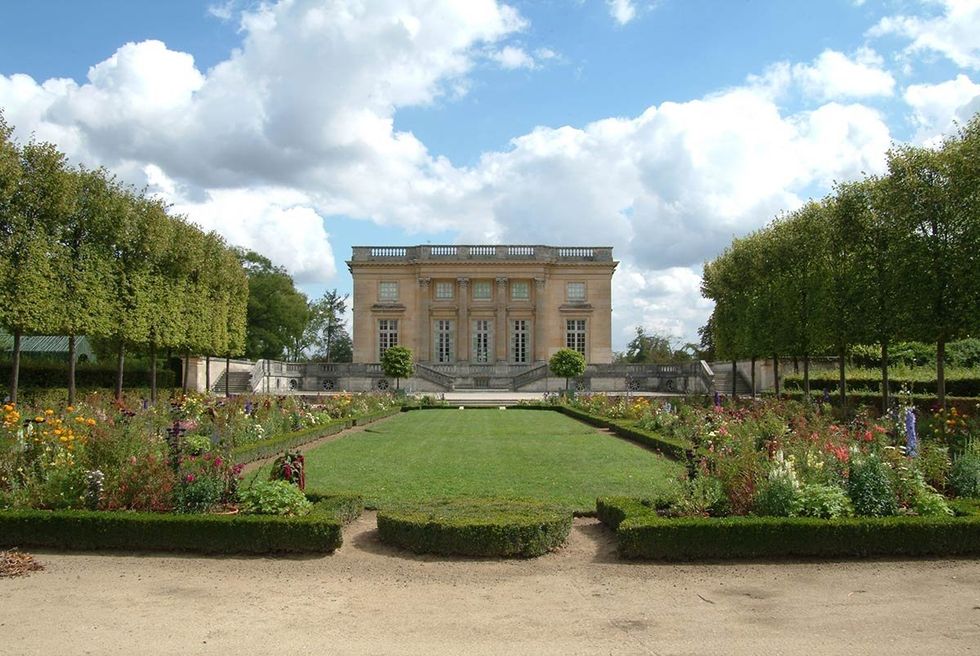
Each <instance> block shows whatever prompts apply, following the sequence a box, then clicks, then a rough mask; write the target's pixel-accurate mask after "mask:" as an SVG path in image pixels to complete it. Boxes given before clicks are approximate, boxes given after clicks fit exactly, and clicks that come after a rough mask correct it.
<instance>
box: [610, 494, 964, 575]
mask: <svg viewBox="0 0 980 656" xmlns="http://www.w3.org/2000/svg"><path fill="white" fill-rule="evenodd" d="M596 508H597V511H598V514H599V517H600V519H601V520H602V521H603V522H604V523H605V524H606V525H608V526H610V527H611V528H614V530H615V531H616V540H617V545H618V551H619V554H620V555H621V556H622V557H624V558H631V559H653V560H704V559H709V560H711V559H715V560H731V559H739V558H774V557H815V558H865V557H869V556H965V555H976V554H980V516H976V515H974V516H967V517H881V518H878V517H875V518H872V517H847V518H840V519H815V518H810V517H720V518H707V517H680V518H663V517H660V516H658V515H657V514H656V512H655V511H654V510H653V509H651V508H649V507H648V506H646V505H644V504H643V503H642V502H640V501H639V500H636V499H630V498H627V497H606V498H601V499H598V500H597V502H596Z"/></svg>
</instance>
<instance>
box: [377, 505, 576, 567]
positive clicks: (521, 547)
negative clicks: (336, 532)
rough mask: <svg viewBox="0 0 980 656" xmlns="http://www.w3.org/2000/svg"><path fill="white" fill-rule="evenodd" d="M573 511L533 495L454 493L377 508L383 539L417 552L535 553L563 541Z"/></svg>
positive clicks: (449, 553)
mask: <svg viewBox="0 0 980 656" xmlns="http://www.w3.org/2000/svg"><path fill="white" fill-rule="evenodd" d="M571 527H572V513H571V512H570V511H569V510H567V509H562V508H556V507H554V506H549V505H545V504H541V503H536V502H531V501H512V500H500V499H468V500H467V499H456V500H451V501H449V500H447V501H433V502H430V503H427V504H425V505H424V506H421V507H417V508H404V509H387V510H381V511H379V512H378V532H379V534H380V537H381V541H382V542H384V543H385V544H390V545H394V546H398V547H402V548H404V549H408V550H409V551H413V552H415V553H436V554H444V555H463V556H503V557H523V558H528V557H533V556H540V555H542V554H545V553H547V552H548V551H550V550H552V549H555V548H556V547H558V546H560V545H561V544H563V543H564V542H565V540H566V539H567V538H568V533H569V531H570V530H571Z"/></svg>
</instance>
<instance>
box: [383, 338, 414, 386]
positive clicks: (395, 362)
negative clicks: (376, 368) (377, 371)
mask: <svg viewBox="0 0 980 656" xmlns="http://www.w3.org/2000/svg"><path fill="white" fill-rule="evenodd" d="M381 370H382V371H383V372H384V374H385V376H389V377H391V378H394V379H395V380H396V381H397V380H399V379H401V378H408V377H409V376H411V375H412V373H413V372H414V371H415V364H414V362H413V360H412V350H411V349H410V348H408V347H407V346H392V347H391V348H388V349H386V350H385V352H384V353H383V354H382V356H381Z"/></svg>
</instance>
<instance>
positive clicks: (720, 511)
mask: <svg viewBox="0 0 980 656" xmlns="http://www.w3.org/2000/svg"><path fill="white" fill-rule="evenodd" d="M676 509H677V511H678V512H679V513H680V514H682V515H691V516H701V517H709V516H710V517H723V516H724V515H727V514H728V513H729V511H730V509H731V507H730V505H729V502H728V496H727V495H726V494H725V485H724V483H722V482H721V480H719V479H717V478H715V477H714V476H707V475H701V476H698V477H696V478H695V479H694V480H692V481H688V482H687V485H686V486H685V489H684V496H683V497H681V498H680V499H679V500H678V502H677V505H676Z"/></svg>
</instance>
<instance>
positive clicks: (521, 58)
mask: <svg viewBox="0 0 980 656" xmlns="http://www.w3.org/2000/svg"><path fill="white" fill-rule="evenodd" d="M490 59H492V60H494V61H495V62H497V63H498V64H500V67H501V68H504V69H507V70H513V69H515V68H537V62H535V61H534V57H532V56H531V55H529V54H527V52H525V51H524V49H523V48H518V47H516V46H504V47H503V48H501V49H500V50H495V51H494V52H492V53H490Z"/></svg>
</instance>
